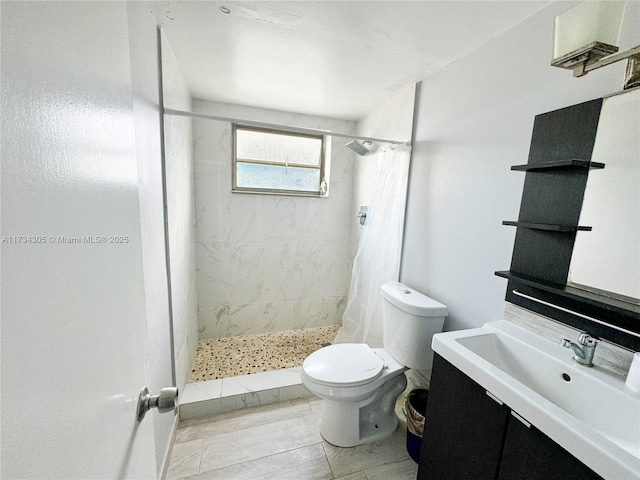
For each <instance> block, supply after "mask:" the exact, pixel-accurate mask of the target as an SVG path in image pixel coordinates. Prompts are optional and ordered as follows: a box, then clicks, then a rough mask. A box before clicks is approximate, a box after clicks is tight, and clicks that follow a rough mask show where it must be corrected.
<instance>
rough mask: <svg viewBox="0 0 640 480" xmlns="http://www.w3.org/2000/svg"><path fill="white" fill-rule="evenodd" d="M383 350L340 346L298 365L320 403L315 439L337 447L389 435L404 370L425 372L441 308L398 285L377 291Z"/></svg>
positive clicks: (404, 383)
mask: <svg viewBox="0 0 640 480" xmlns="http://www.w3.org/2000/svg"><path fill="white" fill-rule="evenodd" d="M380 293H381V295H382V298H383V306H382V321H383V345H384V348H371V347H369V346H368V345H367V344H365V343H341V344H336V345H330V346H328V347H324V348H321V349H320V350H317V351H315V352H314V353H312V354H311V355H309V356H308V357H307V358H306V359H305V361H304V363H303V365H302V373H301V377H302V383H303V384H304V386H305V387H307V389H308V390H309V391H310V392H311V393H313V394H315V395H317V396H319V397H322V398H324V400H325V406H324V412H323V413H322V419H321V421H320V434H321V435H322V437H323V438H324V439H325V440H326V441H327V442H329V443H331V444H333V445H336V446H338V447H353V446H355V445H361V444H363V443H367V442H372V441H374V440H378V439H380V438H382V437H385V436H387V435H390V434H391V433H393V432H394V431H395V430H396V428H397V427H398V417H397V416H396V413H395V410H394V409H395V403H396V400H397V398H398V396H399V395H400V394H401V393H402V392H403V391H404V389H405V388H406V386H407V378H406V376H405V375H404V372H405V370H407V369H408V368H416V369H419V370H424V369H430V368H431V364H432V362H433V350H431V338H432V337H433V335H434V334H435V333H438V332H441V331H442V326H443V323H444V319H445V317H446V316H447V313H448V312H447V307H446V306H445V305H442V304H441V303H438V302H436V301H435V300H433V299H431V298H429V297H427V296H426V295H423V294H422V293H420V292H417V291H416V290H413V289H411V288H409V287H407V286H406V285H403V284H401V283H399V282H392V283H385V284H384V285H382V287H381V288H380Z"/></svg>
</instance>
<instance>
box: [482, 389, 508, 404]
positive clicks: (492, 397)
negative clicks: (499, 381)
mask: <svg viewBox="0 0 640 480" xmlns="http://www.w3.org/2000/svg"><path fill="white" fill-rule="evenodd" d="M485 393H486V394H487V396H488V397H489V398H490V399H491V400H493V401H494V402H496V403H497V404H498V405H504V402H503V401H502V400H500V399H499V398H498V397H496V396H495V395H494V394H493V393H491V392H490V391H489V390H485Z"/></svg>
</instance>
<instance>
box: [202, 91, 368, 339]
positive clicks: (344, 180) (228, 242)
mask: <svg viewBox="0 0 640 480" xmlns="http://www.w3.org/2000/svg"><path fill="white" fill-rule="evenodd" d="M192 103H193V105H192V106H193V111H194V112H198V113H205V114H210V115H220V116H226V117H236V118H245V119H251V120H254V121H261V122H269V123H277V124H282V125H296V126H302V127H308V128H321V129H328V130H335V131H341V132H346V133H354V132H355V128H356V125H355V123H354V122H349V121H344V120H333V119H326V118H317V117H310V116H303V115H295V114H290V113H284V112H278V111H270V110H263V109H258V108H251V107H243V106H237V105H229V104H220V103H214V102H209V101H204V100H196V99H194V100H193V102H192ZM343 144H344V142H340V141H338V140H337V139H335V140H333V142H332V145H331V147H330V181H329V197H328V198H314V197H297V196H280V195H257V194H243V193H234V194H232V193H231V126H230V124H229V123H225V122H216V121H210V120H203V119H194V120H193V158H194V179H195V197H194V198H195V249H196V259H195V262H196V283H197V293H198V324H199V336H200V338H201V339H205V338H218V337H228V336H236V335H246V334H262V333H270V332H277V331H286V330H294V329H303V328H310V327H319V326H328V325H337V324H340V322H341V319H342V313H343V311H344V308H345V304H346V297H347V293H348V288H349V287H348V286H349V278H350V263H351V259H350V252H351V249H350V244H351V228H352V225H353V224H354V223H357V222H356V219H355V213H354V212H352V211H351V210H352V208H351V206H352V203H351V202H352V191H353V164H354V161H355V154H354V153H353V152H352V151H351V150H349V149H346V148H344V146H343Z"/></svg>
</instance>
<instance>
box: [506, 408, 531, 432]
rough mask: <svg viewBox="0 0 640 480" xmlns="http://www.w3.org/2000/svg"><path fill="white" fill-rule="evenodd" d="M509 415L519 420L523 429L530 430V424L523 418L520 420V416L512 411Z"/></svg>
mask: <svg viewBox="0 0 640 480" xmlns="http://www.w3.org/2000/svg"><path fill="white" fill-rule="evenodd" d="M511 415H513V416H514V417H515V418H517V419H518V420H520V421H521V422H522V423H523V424H524V426H525V427H527V428H531V424H530V423H529V422H527V421H526V420H525V419H524V418H522V417H521V416H520V415H518V414H517V413H516V412H514V411H513V410H511Z"/></svg>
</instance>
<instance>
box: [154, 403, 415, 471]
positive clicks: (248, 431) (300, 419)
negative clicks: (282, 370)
mask: <svg viewBox="0 0 640 480" xmlns="http://www.w3.org/2000/svg"><path fill="white" fill-rule="evenodd" d="M401 399H402V397H400V399H399V401H398V403H397V406H396V413H397V414H398V417H399V419H400V426H399V427H398V430H396V432H395V433H394V434H393V435H391V436H390V437H387V438H386V439H383V440H380V441H378V442H374V443H369V444H365V445H360V446H357V447H353V448H339V447H334V446H333V445H330V444H328V443H327V442H325V441H323V439H322V437H321V436H320V433H319V421H320V414H321V413H322V409H323V407H324V401H323V400H322V399H318V398H316V397H312V398H306V399H299V400H292V401H288V402H282V403H277V404H274V405H268V406H262V407H256V408H250V409H245V410H240V411H234V412H229V413H225V414H221V415H216V416H211V417H207V418H199V419H192V420H186V421H181V422H180V424H179V426H178V431H177V433H176V441H175V445H174V447H173V451H172V453H171V458H170V463H169V468H168V471H167V477H166V478H167V480H176V479H182V478H188V479H193V480H196V479H224V480H233V479H239V480H259V479H264V480H271V479H278V480H286V479H295V480H307V479H309V480H310V479H338V478H339V479H343V480H374V479H375V480H378V479H379V480H387V479H393V480H404V479H407V480H408V479H414V478H416V474H417V471H418V467H417V465H416V464H415V462H414V461H413V460H411V458H410V457H409V455H408V454H407V451H406V447H405V441H406V422H405V419H404V415H403V414H402V400H401Z"/></svg>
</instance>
